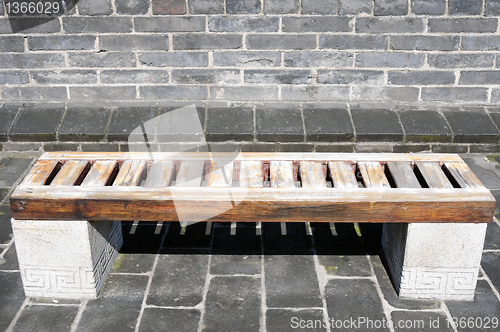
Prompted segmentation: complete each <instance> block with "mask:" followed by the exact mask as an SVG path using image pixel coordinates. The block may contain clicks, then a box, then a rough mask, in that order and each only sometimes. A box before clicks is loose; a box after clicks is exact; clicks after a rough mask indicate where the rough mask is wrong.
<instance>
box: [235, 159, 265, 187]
mask: <svg viewBox="0 0 500 332" xmlns="http://www.w3.org/2000/svg"><path fill="white" fill-rule="evenodd" d="M263 172H264V171H263V169H262V162H261V161H256V160H243V161H241V166H240V187H251V188H262V187H264V174H263Z"/></svg>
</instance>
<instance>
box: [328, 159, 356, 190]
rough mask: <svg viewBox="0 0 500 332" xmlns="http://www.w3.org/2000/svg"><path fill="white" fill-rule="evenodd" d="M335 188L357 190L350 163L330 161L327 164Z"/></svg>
mask: <svg viewBox="0 0 500 332" xmlns="http://www.w3.org/2000/svg"><path fill="white" fill-rule="evenodd" d="M328 168H329V169H330V174H331V176H332V180H333V186H334V187H335V188H358V187H359V186H358V181H357V180H356V176H355V175H354V170H353V169H352V166H351V163H350V162H347V161H331V162H329V163H328Z"/></svg>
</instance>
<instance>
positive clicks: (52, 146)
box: [43, 142, 79, 152]
mask: <svg viewBox="0 0 500 332" xmlns="http://www.w3.org/2000/svg"><path fill="white" fill-rule="evenodd" d="M78 145H79V144H78V143H59V142H47V143H45V144H43V151H45V152H57V151H78Z"/></svg>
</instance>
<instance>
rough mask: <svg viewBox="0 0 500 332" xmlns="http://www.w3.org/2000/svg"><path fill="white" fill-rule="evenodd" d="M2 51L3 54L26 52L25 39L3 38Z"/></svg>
mask: <svg viewBox="0 0 500 332" xmlns="http://www.w3.org/2000/svg"><path fill="white" fill-rule="evenodd" d="M0 7H1V6H0ZM0 50H2V52H24V38H23V37H21V36H15V37H13V36H9V37H4V36H1V37H0Z"/></svg>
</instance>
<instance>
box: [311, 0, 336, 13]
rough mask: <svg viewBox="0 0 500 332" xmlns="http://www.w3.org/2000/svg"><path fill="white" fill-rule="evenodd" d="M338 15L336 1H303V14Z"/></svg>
mask: <svg viewBox="0 0 500 332" xmlns="http://www.w3.org/2000/svg"><path fill="white" fill-rule="evenodd" d="M336 13H337V6H336V1H335V0H302V14H314V15H331V14H336Z"/></svg>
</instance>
